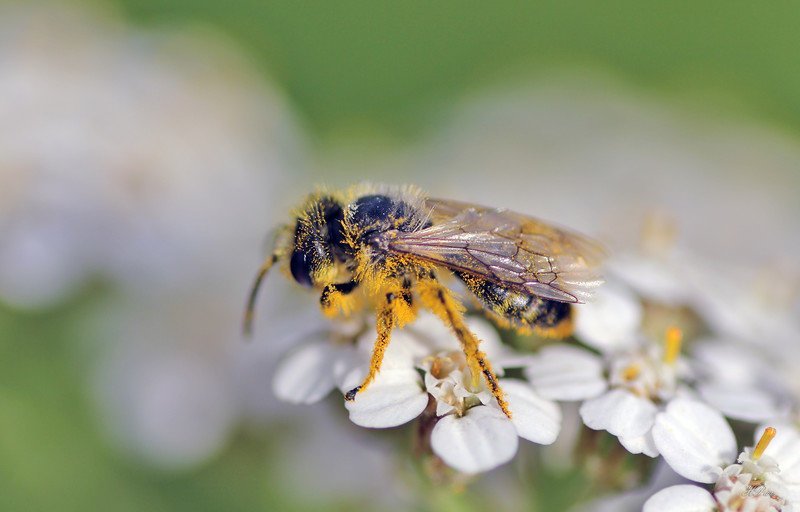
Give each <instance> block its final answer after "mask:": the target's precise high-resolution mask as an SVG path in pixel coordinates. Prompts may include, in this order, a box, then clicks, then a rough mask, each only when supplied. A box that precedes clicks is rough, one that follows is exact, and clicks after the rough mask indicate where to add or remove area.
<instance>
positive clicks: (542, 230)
mask: <svg viewBox="0 0 800 512" xmlns="http://www.w3.org/2000/svg"><path fill="white" fill-rule="evenodd" d="M426 205H427V206H428V207H429V208H430V209H431V213H430V219H431V222H432V223H433V225H432V226H431V227H428V228H426V229H423V230H421V231H416V232H411V233H397V232H395V233H393V234H392V235H391V237H390V238H388V239H387V240H386V246H387V247H388V249H389V250H390V251H392V252H395V253H399V254H405V255H410V256H413V257H416V258H419V259H421V260H424V261H428V262H431V263H436V264H440V265H443V266H445V267H447V268H449V269H451V270H456V271H460V272H466V273H468V274H473V275H476V276H480V277H483V278H486V279H489V280H490V281H493V282H496V283H498V284H502V285H504V286H506V287H509V288H512V289H516V290H519V291H523V292H527V293H531V294H534V295H538V296H540V297H544V298H547V299H552V300H557V301H561V302H583V301H584V300H586V299H588V298H589V297H590V296H591V292H592V290H593V289H594V288H595V287H597V286H598V285H600V284H601V283H602V282H603V280H602V278H601V277H600V275H599V272H598V270H599V266H600V264H601V263H602V261H603V259H604V257H605V251H604V250H603V248H602V247H601V246H600V245H599V244H597V243H596V242H594V241H592V240H590V239H588V238H586V237H584V236H583V235H580V234H577V233H573V232H570V231H566V230H564V229H560V228H556V227H553V226H551V225H549V224H547V223H545V222H542V221H540V220H537V219H534V218H532V217H528V216H527V215H522V214H520V213H516V212H512V211H509V210H503V209H493V208H486V207H482V206H475V205H471V204H468V203H460V202H456V201H446V200H441V199H428V200H426ZM387 236H388V235H387Z"/></svg>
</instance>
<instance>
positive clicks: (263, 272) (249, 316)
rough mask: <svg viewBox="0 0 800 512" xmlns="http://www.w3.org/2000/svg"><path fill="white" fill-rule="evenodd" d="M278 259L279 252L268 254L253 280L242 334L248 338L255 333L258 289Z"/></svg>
mask: <svg viewBox="0 0 800 512" xmlns="http://www.w3.org/2000/svg"><path fill="white" fill-rule="evenodd" d="M277 261H278V254H277V253H272V254H271V255H270V256H268V257H267V259H265V260H264V263H262V264H261V267H259V269H258V274H256V278H255V279H254V280H253V285H252V286H251V287H250V295H249V297H248V299H247V307H245V310H244V319H243V320H242V334H243V335H244V336H245V337H247V338H249V337H250V336H251V335H252V334H253V317H254V316H255V309H256V300H257V299H258V290H259V289H260V288H261V284H262V283H263V282H264V278H265V277H267V273H268V272H269V269H271V268H272V265H274V264H275V263H276V262H277Z"/></svg>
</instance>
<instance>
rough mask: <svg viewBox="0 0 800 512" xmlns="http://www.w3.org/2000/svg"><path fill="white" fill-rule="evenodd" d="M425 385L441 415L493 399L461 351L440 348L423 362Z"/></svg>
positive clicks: (460, 413)
mask: <svg viewBox="0 0 800 512" xmlns="http://www.w3.org/2000/svg"><path fill="white" fill-rule="evenodd" d="M423 368H424V369H425V370H426V376H425V386H426V388H427V390H428V393H430V394H431V395H432V396H433V397H434V398H435V399H436V401H437V403H438V406H437V413H438V414H439V415H443V414H448V413H455V414H458V415H462V414H464V413H465V412H466V411H467V410H468V409H469V408H471V407H474V406H476V405H480V404H482V403H483V404H485V403H487V402H488V401H490V400H491V398H492V395H491V392H489V391H488V389H487V388H486V386H485V384H484V383H483V380H478V383H477V384H475V383H474V382H473V379H472V378H471V376H472V374H471V372H470V369H469V366H468V365H467V360H466V358H465V357H464V354H463V353H462V352H460V351H453V352H441V353H439V354H437V355H435V356H431V357H429V358H427V359H426V360H425V362H424V363H423Z"/></svg>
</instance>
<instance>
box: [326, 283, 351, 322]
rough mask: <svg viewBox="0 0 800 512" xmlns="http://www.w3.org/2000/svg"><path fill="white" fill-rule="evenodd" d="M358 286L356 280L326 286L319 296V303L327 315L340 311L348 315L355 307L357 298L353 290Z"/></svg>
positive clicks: (333, 314)
mask: <svg viewBox="0 0 800 512" xmlns="http://www.w3.org/2000/svg"><path fill="white" fill-rule="evenodd" d="M357 286H358V283H357V282H356V281H349V282H347V283H338V284H329V285H327V286H325V288H323V289H322V294H321V295H320V296H319V305H320V307H322V312H323V313H324V314H325V316H327V317H333V316H336V315H337V314H339V313H341V314H342V315H344V316H348V315H349V314H350V313H351V312H352V311H353V310H354V309H355V300H356V299H355V297H354V296H353V295H352V292H353V290H355V289H356V287H357Z"/></svg>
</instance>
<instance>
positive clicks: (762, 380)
mask: <svg viewBox="0 0 800 512" xmlns="http://www.w3.org/2000/svg"><path fill="white" fill-rule="evenodd" d="M799 339H800V338H799ZM690 361H691V365H692V367H693V369H694V373H695V375H696V376H697V380H698V381H697V382H696V383H695V388H696V389H697V391H698V392H699V394H700V396H701V397H702V398H703V399H704V400H705V401H706V402H708V403H709V404H711V405H713V406H714V407H715V408H717V409H718V410H719V411H721V412H722V413H723V414H724V415H725V416H727V417H729V418H733V419H736V420H741V421H747V422H750V423H758V422H760V421H765V420H767V419H770V418H776V417H778V416H784V415H786V414H787V413H788V410H789V407H790V405H791V403H792V398H791V392H790V390H789V389H788V387H787V386H786V384H785V382H784V379H782V378H781V376H780V375H779V374H778V373H777V372H776V371H775V367H776V365H775V364H774V363H773V362H771V361H770V359H769V358H768V357H767V355H766V354H764V353H763V352H759V351H757V350H755V349H754V348H753V347H752V346H748V345H746V344H743V343H734V342H730V341H723V340H719V339H710V340H709V339H705V340H699V341H697V342H696V343H695V344H694V345H693V346H692V350H691V359H690ZM795 401H796V400H795Z"/></svg>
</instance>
